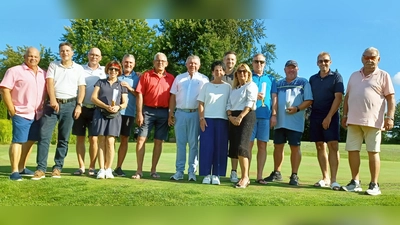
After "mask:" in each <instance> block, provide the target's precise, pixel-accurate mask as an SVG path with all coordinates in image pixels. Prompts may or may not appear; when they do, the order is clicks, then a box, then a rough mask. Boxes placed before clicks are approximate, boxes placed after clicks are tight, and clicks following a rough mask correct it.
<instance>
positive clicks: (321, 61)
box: [318, 59, 331, 63]
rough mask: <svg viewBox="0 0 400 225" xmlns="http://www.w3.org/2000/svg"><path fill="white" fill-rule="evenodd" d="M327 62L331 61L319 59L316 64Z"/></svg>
mask: <svg viewBox="0 0 400 225" xmlns="http://www.w3.org/2000/svg"><path fill="white" fill-rule="evenodd" d="M329 61H331V60H329V59H320V60H318V63H323V62H324V63H328V62H329Z"/></svg>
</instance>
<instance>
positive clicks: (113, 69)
mask: <svg viewBox="0 0 400 225" xmlns="http://www.w3.org/2000/svg"><path fill="white" fill-rule="evenodd" d="M108 70H110V71H117V72H119V69H118V68H115V67H110V68H108Z"/></svg>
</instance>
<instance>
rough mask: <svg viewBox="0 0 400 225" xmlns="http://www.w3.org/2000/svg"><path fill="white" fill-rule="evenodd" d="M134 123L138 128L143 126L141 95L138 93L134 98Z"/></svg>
mask: <svg viewBox="0 0 400 225" xmlns="http://www.w3.org/2000/svg"><path fill="white" fill-rule="evenodd" d="M136 123H137V125H138V126H139V127H141V126H142V124H143V95H142V94H141V93H138V96H137V98H136Z"/></svg>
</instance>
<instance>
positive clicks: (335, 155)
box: [328, 141, 340, 183]
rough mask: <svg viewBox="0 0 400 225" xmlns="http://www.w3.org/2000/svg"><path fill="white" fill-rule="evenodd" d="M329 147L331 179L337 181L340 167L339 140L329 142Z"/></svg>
mask: <svg viewBox="0 0 400 225" xmlns="http://www.w3.org/2000/svg"><path fill="white" fill-rule="evenodd" d="M328 149H329V157H328V158H329V166H330V169H331V181H332V183H333V182H336V175H337V172H338V168H339V160H340V154H339V143H338V141H330V142H328Z"/></svg>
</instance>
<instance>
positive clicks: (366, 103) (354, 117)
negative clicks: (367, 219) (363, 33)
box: [341, 47, 395, 195]
mask: <svg viewBox="0 0 400 225" xmlns="http://www.w3.org/2000/svg"><path fill="white" fill-rule="evenodd" d="M380 60H381V58H380V55H379V51H378V49H376V48H374V47H370V48H367V49H365V51H364V53H363V54H362V56H361V62H362V63H363V64H364V67H362V68H361V69H360V70H358V71H356V72H354V73H353V74H352V75H351V76H350V78H349V82H348V83H347V91H346V96H345V98H344V104H343V116H342V126H343V127H347V138H346V150H347V151H348V154H349V156H348V157H349V165H350V171H351V176H352V179H351V181H350V183H349V184H347V185H346V186H342V187H341V190H343V191H350V192H360V191H362V188H361V181H360V174H359V169H360V149H361V145H362V143H363V141H365V145H366V149H367V152H368V158H369V171H370V175H371V181H370V183H369V185H368V189H367V191H366V192H365V193H366V194H368V195H380V194H381V190H380V188H379V184H378V177H379V171H380V158H379V152H380V144H381V131H382V130H385V131H388V130H391V129H392V128H393V124H394V111H395V98H394V87H393V84H392V81H391V78H390V75H389V74H388V73H387V72H386V71H383V70H381V69H379V67H378V63H379V62H380ZM386 104H387V111H386V114H385V108H386Z"/></svg>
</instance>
